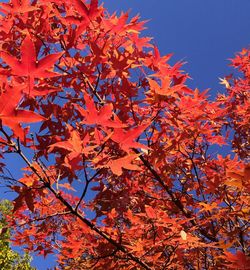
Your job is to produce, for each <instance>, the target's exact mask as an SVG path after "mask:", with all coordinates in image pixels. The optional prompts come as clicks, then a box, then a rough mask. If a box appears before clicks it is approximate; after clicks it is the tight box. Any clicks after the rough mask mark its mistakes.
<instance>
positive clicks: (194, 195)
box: [0, 0, 250, 270]
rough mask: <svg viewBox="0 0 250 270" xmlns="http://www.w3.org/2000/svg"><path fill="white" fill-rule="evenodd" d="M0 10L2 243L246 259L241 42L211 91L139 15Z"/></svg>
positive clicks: (247, 75) (51, 6)
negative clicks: (11, 163) (167, 51)
mask: <svg viewBox="0 0 250 270" xmlns="http://www.w3.org/2000/svg"><path fill="white" fill-rule="evenodd" d="M0 11H1V20H0V41H1V42H0V46H1V47H0V58H1V62H0V77H1V80H0V93H1V95H0V119H1V126H0V131H1V135H0V136H1V137H0V148H1V158H2V159H1V164H2V165H1V166H2V169H1V170H2V174H3V175H5V177H3V179H2V180H1V182H4V183H5V185H6V186H7V187H8V188H9V189H10V190H12V191H13V192H15V194H16V195H15V199H14V215H13V216H12V217H9V218H8V221H9V226H11V227H12V228H13V229H14V239H13V243H14V244H16V245H23V246H25V248H26V249H27V250H28V251H31V252H34V253H35V254H40V255H44V256H46V255H47V254H50V253H55V254H57V257H58V265H57V269H97V270H98V269H100V270H102V269H109V270H112V269H114V270H119V269H124V270H125V269H126V270H129V269H130V270H136V269H148V270H149V269H152V270H160V269H250V258H249V254H250V245H249V243H250V242H249V241H250V238H249V227H250V224H249V217H250V215H249V214H250V212H249V209H250V198H249V192H250V166H249V163H248V162H249V141H250V136H249V130H250V129H249V123H250V111H249V83H250V51H249V50H247V49H244V50H242V51H241V52H240V53H238V54H237V55H236V56H235V58H234V59H232V62H231V64H232V66H233V67H234V68H237V69H238V71H239V72H240V75H239V74H238V77H235V76H233V75H230V76H227V77H225V78H224V79H222V82H221V83H222V84H223V85H224V86H222V88H224V94H220V95H218V97H217V98H216V99H215V100H211V98H209V92H207V91H200V90H198V89H194V90H193V89H190V88H189V87H188V86H187V82H186V81H187V79H188V78H189V77H188V75H187V74H186V73H184V72H183V71H182V70H181V66H182V63H179V62H178V63H176V64H175V65H170V64H169V59H170V57H171V55H165V56H161V55H160V52H159V50H158V48H157V47H156V46H155V45H152V43H150V40H151V39H150V38H148V37H141V36H140V32H141V31H142V30H143V29H144V23H145V22H143V21H140V20H139V17H138V16H136V17H133V18H131V17H130V15H129V13H122V14H121V15H117V14H109V13H108V11H107V10H106V9H105V8H104V7H103V5H99V4H98V1H97V0H91V2H90V3H89V2H87V1H84V0H72V1H63V0H52V1H47V0H33V1H29V0H20V1H19V0H12V1H11V3H9V4H3V3H2V4H1V9H0ZM7 155H11V156H12V158H13V159H15V160H16V163H17V164H19V162H20V161H21V160H22V162H24V163H25V164H26V166H25V167H24V168H22V177H21V178H20V179H14V177H11V176H10V175H9V174H8V172H7V164H6V166H5V164H4V163H5V157H6V156H7Z"/></svg>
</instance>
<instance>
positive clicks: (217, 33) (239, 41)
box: [104, 0, 250, 95]
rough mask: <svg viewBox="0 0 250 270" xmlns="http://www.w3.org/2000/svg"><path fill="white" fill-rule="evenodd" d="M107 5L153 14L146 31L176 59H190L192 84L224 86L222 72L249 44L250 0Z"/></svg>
mask: <svg viewBox="0 0 250 270" xmlns="http://www.w3.org/2000/svg"><path fill="white" fill-rule="evenodd" d="M104 3H105V7H107V8H108V10H109V11H115V10H119V11H120V10H129V9H131V14H133V15H135V14H137V13H140V15H141V17H142V19H143V20H144V19H151V20H150V21H149V22H148V23H147V24H146V25H147V27H148V29H147V30H146V31H145V32H144V33H145V35H148V36H151V37H154V43H155V44H156V45H157V46H159V48H160V51H161V53H162V54H168V53H170V52H172V53H174V57H173V63H174V62H176V61H179V60H184V61H185V62H188V63H187V64H186V65H185V66H184V70H185V71H186V72H188V73H189V74H190V76H191V77H192V81H190V86H192V87H198V88H199V89H200V90H204V89H206V88H211V89H212V91H211V94H212V95H215V93H216V92H218V90H219V89H220V88H221V86H220V85H218V77H223V76H224V75H226V74H228V73H230V72H231V69H230V68H229V67H228V64H229V61H228V59H229V58H232V57H233V56H234V53H235V52H237V51H240V50H241V48H243V47H246V46H249V45H250V38H249V28H250V16H249V10H250V1H249V0H240V1H239V0H209V1H208V0H207V1H205V0H157V1H153V0H126V1H124V0H116V1H114V0H106V1H104Z"/></svg>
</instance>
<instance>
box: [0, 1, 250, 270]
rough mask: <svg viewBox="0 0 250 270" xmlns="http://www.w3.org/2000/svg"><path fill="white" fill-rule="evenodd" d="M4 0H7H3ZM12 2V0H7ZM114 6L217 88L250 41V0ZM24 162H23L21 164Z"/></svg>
mask: <svg viewBox="0 0 250 270" xmlns="http://www.w3.org/2000/svg"><path fill="white" fill-rule="evenodd" d="M0 2H3V0H2V1H1V0H0ZM4 2H6V1H4ZM103 2H104V5H105V7H107V8H108V10H109V11H110V12H114V11H116V10H117V11H118V12H120V11H121V10H124V11H126V10H128V9H131V15H135V14H137V13H140V14H141V17H142V19H143V20H146V19H151V20H150V21H149V22H148V23H147V27H148V29H147V30H145V31H144V35H147V36H151V37H154V43H155V44H156V45H157V46H158V47H159V48H160V51H161V54H168V53H170V52H172V53H174V57H173V63H174V62H176V61H179V60H184V61H187V62H188V64H186V65H185V66H184V69H185V70H186V71H187V72H188V73H189V75H190V76H191V77H192V78H193V80H192V81H190V86H192V87H198V88H199V89H200V90H204V89H206V88H212V90H211V94H212V95H213V96H214V95H215V94H216V93H217V92H218V91H219V89H221V88H222V87H221V85H219V84H218V77H223V76H224V75H226V74H228V73H230V72H231V70H230V68H228V66H227V65H228V64H229V61H228V59H229V58H232V57H233V55H234V53H235V52H237V51H240V50H241V49H242V48H243V47H247V46H249V45H250V32H249V29H250V15H249V10H250V0H207V1H205V0H104V1H103ZM18 166H19V165H18ZM33 264H34V265H35V266H36V267H37V269H39V270H44V269H47V267H52V266H53V260H52V259H50V258H48V259H46V260H45V261H43V260H42V259H37V258H34V263H33Z"/></svg>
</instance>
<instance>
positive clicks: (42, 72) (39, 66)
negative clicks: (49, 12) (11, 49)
mask: <svg viewBox="0 0 250 270" xmlns="http://www.w3.org/2000/svg"><path fill="white" fill-rule="evenodd" d="M20 50H21V56H22V57H21V60H19V59H17V58H16V57H14V56H12V55H10V54H9V53H7V52H5V51H2V52H0V57H1V58H2V59H3V61H4V62H5V63H7V64H8V66H9V67H10V68H11V71H10V74H11V75H15V76H22V77H28V84H29V95H31V96H32V91H33V87H34V79H35V78H50V77H55V76H58V75H60V74H59V73H56V72H53V71H51V70H49V69H51V68H52V67H53V65H54V64H55V62H56V61H57V60H58V59H59V58H60V57H61V56H62V54H63V53H62V52H61V53H55V54H50V55H47V56H45V57H44V58H42V59H40V60H37V56H36V49H35V45H34V43H33V41H32V39H31V37H30V35H29V34H27V35H26V37H25V39H24V40H23V42H22V45H21V48H20Z"/></svg>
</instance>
